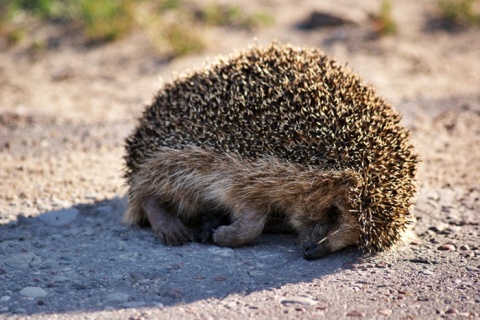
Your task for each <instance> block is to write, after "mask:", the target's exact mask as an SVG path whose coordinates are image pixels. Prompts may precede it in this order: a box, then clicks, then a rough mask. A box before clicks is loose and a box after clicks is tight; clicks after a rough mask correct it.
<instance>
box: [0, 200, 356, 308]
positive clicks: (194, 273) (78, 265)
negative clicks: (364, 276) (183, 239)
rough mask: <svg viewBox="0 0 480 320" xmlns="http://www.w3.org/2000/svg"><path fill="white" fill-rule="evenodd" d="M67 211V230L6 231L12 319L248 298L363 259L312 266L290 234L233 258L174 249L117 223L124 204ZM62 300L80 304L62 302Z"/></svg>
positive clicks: (27, 223) (0, 253)
mask: <svg viewBox="0 0 480 320" xmlns="http://www.w3.org/2000/svg"><path fill="white" fill-rule="evenodd" d="M65 210H69V211H70V213H71V211H72V210H77V211H78V215H77V216H76V217H75V219H74V220H73V221H71V222H69V223H67V224H64V225H58V224H57V225H52V224H47V223H45V222H44V221H42V217H41V216H42V215H52V212H45V213H43V214H42V215H40V216H39V217H35V218H25V217H19V218H18V220H17V221H14V222H11V223H9V224H6V225H0V235H1V236H0V257H1V258H2V259H0V271H1V272H2V273H3V274H2V285H1V286H0V289H2V287H3V289H4V290H8V289H10V288H15V289H13V290H12V289H10V290H11V294H10V295H11V296H12V299H11V300H10V301H9V302H6V303H4V304H6V306H7V307H8V308H9V309H10V310H14V309H15V305H13V303H15V301H18V300H20V301H22V304H24V306H22V308H24V309H25V310H26V312H27V314H37V313H47V314H50V313H67V312H94V311H99V310H105V309H124V308H136V307H159V306H173V305H177V304H184V303H193V302H195V301H199V300H204V299H210V298H214V299H223V298H225V297H227V296H229V295H240V296H245V295H248V294H252V293H254V292H258V291H263V290H274V289H275V288H280V287H282V286H285V285H290V284H301V283H310V282H312V281H313V282H315V281H319V280H321V279H322V277H324V276H326V275H329V274H334V273H336V272H339V271H340V270H342V269H345V268H350V267H351V266H352V264H353V263H354V262H355V261H356V260H357V259H358V258H359V257H361V256H362V254H361V252H360V251H358V250H357V249H356V248H350V249H346V250H343V251H340V252H336V253H333V254H330V255H329V256H327V257H325V258H323V259H320V260H315V261H307V260H304V259H303V258H302V256H301V251H300V248H299V246H298V245H297V243H296V238H295V237H294V236H293V235H287V234H265V235H262V236H261V237H260V239H258V240H257V241H255V242H254V243H253V244H252V245H250V246H246V247H241V248H236V249H230V248H221V247H217V246H215V245H204V244H199V243H191V244H188V245H185V246H181V247H167V246H164V245H162V244H161V243H160V242H159V241H158V240H157V239H156V238H155V236H154V235H153V233H152V231H151V230H150V229H148V228H131V227H127V226H124V225H122V224H121V223H120V219H121V215H122V214H123V212H124V210H125V199H123V198H112V199H108V200H104V201H100V202H97V203H95V204H80V205H76V206H74V207H71V208H68V209H65ZM58 213H60V214H61V213H62V212H61V211H59V212H58ZM43 220H45V219H43ZM2 242H4V243H3V245H2ZM18 252H23V253H21V254H18ZM22 254H23V255H25V257H26V255H29V257H26V259H30V260H29V262H26V265H25V266H23V267H22V268H20V267H19V266H18V265H15V261H16V260H15V259H17V260H18V259H19V258H21V259H23V256H22V257H20V256H19V255H22ZM12 261H13V262H12ZM39 274H40V275H41V276H39ZM29 286H38V287H41V288H43V289H44V290H45V291H46V293H47V296H46V297H40V298H33V299H30V300H25V299H24V298H22V297H21V295H20V293H19V292H20V290H21V289H22V288H24V287H29ZM17 289H18V290H17ZM0 293H1V291H0ZM65 295H69V296H74V297H75V299H68V300H64V297H65ZM10 302H11V303H12V305H10ZM17 307H18V306H17Z"/></svg>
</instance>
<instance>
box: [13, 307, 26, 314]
mask: <svg viewBox="0 0 480 320" xmlns="http://www.w3.org/2000/svg"><path fill="white" fill-rule="evenodd" d="M26 312H27V310H26V309H24V308H17V309H15V310H13V313H26Z"/></svg>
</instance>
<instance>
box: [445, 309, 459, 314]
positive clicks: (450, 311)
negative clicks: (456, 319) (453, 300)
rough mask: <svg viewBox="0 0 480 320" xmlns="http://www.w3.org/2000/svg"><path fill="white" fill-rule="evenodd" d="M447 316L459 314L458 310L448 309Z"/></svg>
mask: <svg viewBox="0 0 480 320" xmlns="http://www.w3.org/2000/svg"><path fill="white" fill-rule="evenodd" d="M445 313H446V314H454V313H458V310H457V309H455V308H448V309H447V310H446V311H445Z"/></svg>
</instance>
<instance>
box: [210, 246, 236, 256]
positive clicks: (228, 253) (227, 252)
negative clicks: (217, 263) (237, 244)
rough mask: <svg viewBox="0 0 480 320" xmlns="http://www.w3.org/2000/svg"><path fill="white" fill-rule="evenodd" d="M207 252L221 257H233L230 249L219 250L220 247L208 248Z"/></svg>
mask: <svg viewBox="0 0 480 320" xmlns="http://www.w3.org/2000/svg"><path fill="white" fill-rule="evenodd" d="M208 251H210V252H211V253H213V254H216V255H219V256H222V257H231V256H233V253H234V252H235V251H233V249H231V248H220V247H210V248H208Z"/></svg>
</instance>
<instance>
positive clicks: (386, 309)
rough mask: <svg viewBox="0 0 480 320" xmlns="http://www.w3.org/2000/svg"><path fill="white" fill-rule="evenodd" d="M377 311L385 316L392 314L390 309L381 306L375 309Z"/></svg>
mask: <svg viewBox="0 0 480 320" xmlns="http://www.w3.org/2000/svg"><path fill="white" fill-rule="evenodd" d="M377 313H378V314H379V315H382V316H385V317H390V315H391V314H392V309H388V308H381V309H378V310H377Z"/></svg>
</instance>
